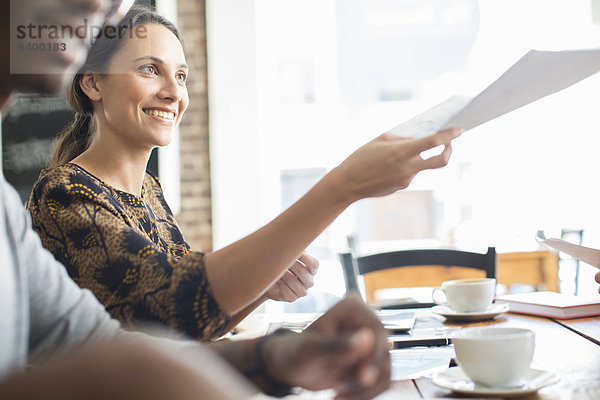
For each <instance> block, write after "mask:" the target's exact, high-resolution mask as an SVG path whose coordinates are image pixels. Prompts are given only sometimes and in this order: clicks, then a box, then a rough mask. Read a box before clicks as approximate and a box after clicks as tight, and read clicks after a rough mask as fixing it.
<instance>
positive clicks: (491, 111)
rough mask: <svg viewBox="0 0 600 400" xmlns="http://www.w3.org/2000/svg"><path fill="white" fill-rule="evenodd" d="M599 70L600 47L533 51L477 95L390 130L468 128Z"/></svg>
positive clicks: (417, 132)
mask: <svg viewBox="0 0 600 400" xmlns="http://www.w3.org/2000/svg"><path fill="white" fill-rule="evenodd" d="M598 70H600V49H585V50H565V51H558V52H555V51H537V50H530V51H529V52H528V53H527V54H525V55H524V56H523V57H522V58H521V59H520V60H519V61H517V62H516V63H515V64H514V65H513V66H512V67H510V68H509V69H508V70H507V71H506V72H505V73H504V74H502V76H500V78H498V79H497V80H496V81H495V82H493V83H492V84H491V85H490V86H488V87H487V88H486V89H485V90H483V91H482V92H481V93H479V94H478V95H477V96H475V97H474V98H470V97H462V96H454V97H451V98H450V99H448V100H446V101H444V102H442V103H440V104H438V105H437V106H435V107H433V108H431V109H429V110H427V111H425V112H424V113H422V114H420V115H418V116H416V117H414V118H412V119H410V120H408V121H406V122H405V123H402V124H400V125H398V126H396V127H394V128H393V129H391V130H390V131H389V132H390V133H393V134H395V135H398V136H405V137H423V136H427V135H429V134H432V133H435V132H437V131H438V130H442V129H447V128H462V129H465V130H469V129H472V128H475V127H476V126H479V125H481V124H483V123H485V122H487V121H490V120H492V119H494V118H497V117H499V116H501V115H504V114H506V113H508V112H510V111H513V110H516V109H517V108H520V107H522V106H524V105H526V104H529V103H531V102H534V101H535V100H538V99H540V98H542V97H545V96H548V95H549V94H552V93H555V92H558V91H560V90H562V89H565V88H567V87H569V86H571V85H573V84H575V83H577V82H579V81H580V80H582V79H584V78H587V77H588V76H590V75H592V74H594V73H595V72H597V71H598Z"/></svg>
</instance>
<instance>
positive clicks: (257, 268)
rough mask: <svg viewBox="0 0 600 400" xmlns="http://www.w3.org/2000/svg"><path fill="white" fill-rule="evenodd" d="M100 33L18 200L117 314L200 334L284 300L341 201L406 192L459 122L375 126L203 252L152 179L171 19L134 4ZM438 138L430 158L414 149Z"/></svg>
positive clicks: (176, 62) (307, 276)
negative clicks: (287, 199) (342, 155)
mask: <svg viewBox="0 0 600 400" xmlns="http://www.w3.org/2000/svg"><path fill="white" fill-rule="evenodd" d="M119 25H120V26H126V27H130V28H129V29H131V30H132V31H133V32H139V31H140V30H142V29H144V30H145V32H146V33H147V35H136V34H134V35H128V36H126V37H125V38H123V39H122V40H118V39H117V40H114V39H113V40H111V39H109V38H107V37H101V38H99V39H98V41H97V42H96V43H95V44H94V46H93V47H92V49H91V51H90V54H89V56H88V60H87V62H86V64H85V65H84V67H83V68H82V69H81V70H80V71H79V73H78V74H77V76H76V77H75V79H74V80H73V83H72V86H71V89H70V91H69V96H68V97H69V102H70V103H71V105H72V106H73V108H74V110H75V111H76V114H77V115H76V118H75V120H74V121H73V124H72V125H71V126H69V127H68V128H67V129H66V131H65V132H64V134H63V135H62V136H61V138H60V141H59V143H58V146H57V149H56V152H55V154H54V157H53V158H52V164H51V166H50V168H48V169H46V170H44V171H42V173H41V174H40V177H39V179H38V181H37V183H36V185H35V187H34V189H33V192H32V194H31V196H30V199H29V203H28V208H29V209H30V211H31V214H32V219H33V224H34V228H35V229H36V231H37V232H38V233H39V235H40V237H41V239H42V243H43V244H44V246H45V247H46V248H48V249H49V250H50V251H51V252H52V253H54V255H55V257H56V258H57V259H59V260H60V261H61V262H62V263H63V264H64V265H65V266H66V268H67V270H68V272H69V274H70V276H71V277H72V278H73V279H74V280H75V281H76V282H77V283H78V284H79V285H81V286H83V287H86V288H89V289H91V290H92V291H93V292H94V294H95V295H96V297H98V299H99V300H100V301H101V302H102V303H103V304H104V305H105V306H106V308H107V310H108V311H109V312H110V313H111V314H112V315H113V316H114V317H115V318H117V319H119V320H121V321H123V322H125V323H126V324H132V323H135V322H137V321H153V322H159V323H163V324H166V325H168V326H170V327H171V328H174V329H177V330H179V331H183V332H185V333H186V334H188V335H189V336H192V337H195V338H199V339H209V338H212V337H215V336H218V335H219V334H221V333H223V332H224V331H226V330H227V329H229V328H231V327H233V326H234V324H235V323H236V322H237V321H239V320H240V319H241V318H243V317H245V316H246V315H247V314H248V313H249V312H250V311H251V310H253V309H254V308H256V307H257V306H258V305H259V304H261V303H262V302H264V301H265V300H266V299H274V300H282V301H294V300H295V299H297V298H299V297H302V296H305V295H306V293H307V289H308V288H310V287H311V286H313V276H314V275H315V274H316V272H317V268H318V261H317V260H316V259H314V258H313V257H311V256H310V255H308V254H306V253H305V252H304V251H303V250H304V249H305V248H306V246H308V244H309V243H310V242H312V241H313V240H314V239H315V237H317V236H318V235H319V234H320V233H321V232H322V231H323V230H324V229H325V228H326V227H327V226H328V225H329V224H330V223H331V222H332V221H333V220H334V219H335V218H337V216H338V215H339V214H340V213H341V212H343V211H344V210H345V209H346V207H348V206H349V205H350V204H351V203H353V202H355V201H357V200H360V199H363V198H365V197H373V196H383V195H386V194H389V193H392V192H395V191H396V190H399V189H404V188H406V187H407V186H408V184H409V183H410V182H411V180H412V179H413V177H414V176H415V175H416V174H417V173H418V172H419V171H421V170H424V169H431V168H439V167H442V166H444V165H446V163H447V162H448V158H449V156H450V153H451V146H450V142H451V141H452V139H454V138H455V137H457V136H458V134H459V132H458V131H457V130H449V131H443V132H438V133H437V134H435V135H432V136H429V137H426V138H422V139H406V138H399V137H394V136H392V135H387V134H384V135H380V136H379V137H378V138H376V139H374V140H372V141H371V142H369V143H367V144H366V145H364V146H362V147H361V148H359V149H358V150H356V151H355V152H354V153H353V154H351V155H350V156H349V157H348V158H347V159H346V160H345V161H344V162H343V163H342V164H340V165H339V166H338V167H337V168H335V169H334V170H332V171H331V172H329V173H328V174H326V175H325V176H324V177H323V178H322V179H321V180H320V181H319V182H318V183H317V184H316V185H315V186H314V187H313V188H312V189H310V190H309V191H308V193H306V194H305V195H304V196H303V197H302V198H301V199H300V200H298V201H297V202H296V203H294V204H293V205H292V206H291V207H290V208H288V210H286V211H285V212H283V213H282V214H281V215H279V216H278V217H277V218H275V219H274V220H273V221H272V222H270V223H269V224H267V225H265V226H264V227H262V228H260V229H258V230H257V231H256V232H254V233H252V234H250V235H248V236H246V237H244V238H242V239H240V240H238V241H237V242H235V243H232V244H230V245H228V246H226V247H224V248H222V249H219V250H216V251H214V252H212V253H209V254H203V253H199V252H194V251H192V250H191V249H190V247H189V246H188V244H187V243H186V242H185V240H184V238H183V235H182V234H181V232H180V230H179V228H178V226H177V223H176V221H175V218H174V216H173V214H172V212H171V210H170V209H169V206H168V205H167V203H166V201H165V199H164V195H163V191H162V188H161V186H160V184H159V182H158V180H157V179H156V177H154V176H152V175H150V174H148V173H146V172H145V171H146V164H147V162H148V158H149V156H150V152H151V151H152V149H153V148H154V147H157V146H165V145H167V144H168V143H169V142H170V141H171V139H172V136H173V129H174V128H175V127H176V126H177V124H179V122H180V121H181V118H182V117H183V114H184V112H185V110H186V108H187V106H188V102H189V100H188V93H187V89H186V80H187V73H188V68H187V65H186V59H185V54H184V51H183V46H182V43H181V37H180V36H179V34H178V32H177V29H176V28H175V27H174V26H173V25H172V24H171V23H169V22H168V21H166V20H165V19H164V18H162V17H160V16H158V15H156V14H155V13H153V12H150V11H148V10H146V9H139V8H135V9H133V10H132V11H131V12H130V14H129V15H128V16H126V17H125V19H124V20H123V21H122V22H121V23H120V24H119ZM440 145H443V146H444V147H445V149H444V151H443V153H442V154H440V155H438V156H434V157H431V158H429V159H426V160H424V159H422V158H421V157H420V156H419V154H421V153H422V152H423V151H425V150H428V149H430V148H434V147H437V146H440Z"/></svg>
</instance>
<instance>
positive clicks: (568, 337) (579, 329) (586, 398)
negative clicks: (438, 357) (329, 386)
mask: <svg viewBox="0 0 600 400" xmlns="http://www.w3.org/2000/svg"><path fill="white" fill-rule="evenodd" d="M440 318H441V317H440ZM445 325H447V326H463V327H467V326H503V327H519V328H527V329H531V330H533V331H534V332H535V334H536V339H535V352H534V357H533V362H532V365H531V366H532V368H537V369H541V370H545V371H550V372H553V373H555V374H557V375H558V376H559V377H560V381H559V382H558V383H556V384H554V385H551V386H548V387H546V388H544V389H542V390H540V391H539V392H538V393H536V394H534V395H530V396H528V397H520V399H526V400H562V399H567V400H571V399H572V400H592V399H593V400H597V399H600V317H591V318H580V319H574V320H568V321H559V320H553V319H549V318H542V317H533V316H524V315H518V314H512V313H508V314H503V315H500V316H498V317H496V318H495V319H494V320H492V321H486V322H477V323H466V324H456V323H452V324H451V323H445ZM257 398H260V399H268V398H269V397H268V396H264V395H261V396H259V397H257ZM328 398H331V396H330V395H329V394H325V393H322V394H313V393H307V394H303V395H295V396H289V397H286V399H290V400H292V399H296V400H304V399H306V400H309V399H311V400H315V399H319V400H320V399H328ZM444 398H445V399H457V398H467V397H464V396H460V395H455V394H453V393H452V392H451V391H449V390H446V389H442V388H440V387H438V386H436V385H434V384H433V382H432V381H431V379H430V378H419V379H413V380H406V381H399V382H393V383H392V387H391V388H390V390H389V391H387V392H385V393H384V394H382V395H381V396H379V397H377V398H376V399H377V400H391V399H406V400H411V399H415V400H416V399H444ZM468 398H470V399H474V397H468ZM488 399H489V397H488Z"/></svg>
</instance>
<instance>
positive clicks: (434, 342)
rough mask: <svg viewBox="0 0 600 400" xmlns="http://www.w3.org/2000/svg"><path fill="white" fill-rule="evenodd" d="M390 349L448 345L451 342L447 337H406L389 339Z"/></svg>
mask: <svg viewBox="0 0 600 400" xmlns="http://www.w3.org/2000/svg"><path fill="white" fill-rule="evenodd" d="M389 343H390V348H391V349H403V348H408V347H435V346H448V345H450V344H451V343H452V339H451V338H449V337H441V338H426V339H408V340H393V341H390V342H389Z"/></svg>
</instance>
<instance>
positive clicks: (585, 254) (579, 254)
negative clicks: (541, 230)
mask: <svg viewBox="0 0 600 400" xmlns="http://www.w3.org/2000/svg"><path fill="white" fill-rule="evenodd" d="M538 241H539V242H540V243H543V244H545V245H546V246H548V247H552V248H553V249H556V250H558V251H562V252H563V253H565V254H568V255H570V256H571V257H573V258H576V259H578V260H580V261H583V262H584V263H586V264H589V265H591V266H593V267H596V268H599V269H600V250H597V249H592V248H591V247H585V246H579V245H577V244H573V243H569V242H565V241H564V240H561V239H553V238H550V239H546V238H545V237H543V236H541V235H538Z"/></svg>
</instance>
